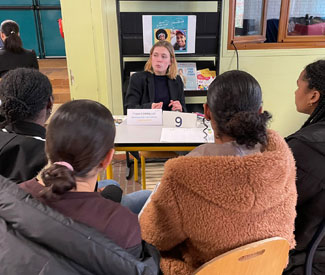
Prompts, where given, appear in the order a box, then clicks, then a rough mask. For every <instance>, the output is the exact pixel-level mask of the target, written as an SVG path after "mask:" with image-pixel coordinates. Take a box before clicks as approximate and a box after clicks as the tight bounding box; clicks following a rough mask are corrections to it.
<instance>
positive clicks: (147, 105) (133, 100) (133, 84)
mask: <svg viewBox="0 0 325 275" xmlns="http://www.w3.org/2000/svg"><path fill="white" fill-rule="evenodd" d="M168 88H169V96H170V99H171V100H179V102H180V103H181V104H182V108H183V112H186V106H185V96H184V84H183V81H182V79H181V78H180V76H177V77H176V79H170V78H168ZM154 100H155V81H154V75H153V74H152V73H150V72H139V73H135V74H133V75H132V76H131V78H130V83H129V86H128V89H127V92H126V96H125V107H126V108H127V109H151V104H152V103H154Z"/></svg>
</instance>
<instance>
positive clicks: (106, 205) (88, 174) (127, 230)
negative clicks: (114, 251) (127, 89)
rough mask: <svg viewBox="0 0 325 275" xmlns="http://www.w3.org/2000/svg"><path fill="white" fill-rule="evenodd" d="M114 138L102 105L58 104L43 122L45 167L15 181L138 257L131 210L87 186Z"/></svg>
mask: <svg viewBox="0 0 325 275" xmlns="http://www.w3.org/2000/svg"><path fill="white" fill-rule="evenodd" d="M114 138H115V124H114V120H113V117H112V115H111V113H110V111H109V110H108V109H107V108H106V107H105V106H103V105H102V104H100V103H98V102H95V101H91V100H75V101H71V102H67V103H65V104H63V105H62V106H61V107H60V108H59V109H58V110H57V111H56V112H55V114H54V115H53V117H52V119H51V121H50V123H49V125H48V127H47V132H46V142H45V144H46V145H45V148H46V154H47V156H48V159H49V165H48V167H46V168H44V170H43V171H42V172H41V174H40V179H39V180H37V179H32V180H30V181H26V182H23V183H22V184H20V187H21V188H23V189H24V190H25V191H27V192H28V193H30V194H32V196H33V197H36V198H38V199H39V200H41V201H42V202H43V203H45V204H47V205H49V206H50V207H52V208H53V209H55V210H57V211H59V212H61V213H62V214H64V215H65V216H68V217H70V218H72V219H74V220H75V221H78V222H81V223H84V224H86V225H88V226H91V227H94V228H96V229H97V230H98V231H100V232H102V233H103V234H104V235H106V236H107V237H108V238H109V239H111V240H112V241H114V242H115V243H116V244H118V245H119V246H120V247H122V248H124V249H127V250H128V251H129V252H130V253H131V254H133V255H135V256H136V257H139V256H140V254H141V253H142V250H141V248H142V246H141V241H142V240H141V233H140V226H139V223H138V217H137V215H135V214H133V213H131V212H130V211H129V210H128V209H127V208H125V207H123V206H122V205H121V204H119V203H115V202H113V201H111V200H107V199H105V198H103V197H102V196H101V195H100V193H98V192H93V191H94V189H95V185H96V181H97V175H98V173H99V172H100V171H102V170H104V169H105V168H106V167H107V165H108V164H109V163H110V162H111V160H112V157H113V154H114V149H113V147H114Z"/></svg>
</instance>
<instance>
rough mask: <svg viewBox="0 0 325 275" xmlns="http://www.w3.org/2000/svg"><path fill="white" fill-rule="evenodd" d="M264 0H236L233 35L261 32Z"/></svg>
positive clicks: (259, 33) (257, 33) (258, 33)
mask: <svg viewBox="0 0 325 275" xmlns="http://www.w3.org/2000/svg"><path fill="white" fill-rule="evenodd" d="M263 6H264V0H236V10H235V36H245V35H262V34H263V29H262V27H263Z"/></svg>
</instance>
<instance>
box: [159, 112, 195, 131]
mask: <svg viewBox="0 0 325 275" xmlns="http://www.w3.org/2000/svg"><path fill="white" fill-rule="evenodd" d="M196 120H197V115H196V114H190V113H181V112H170V111H163V127H167V128H173V127H177V128H196Z"/></svg>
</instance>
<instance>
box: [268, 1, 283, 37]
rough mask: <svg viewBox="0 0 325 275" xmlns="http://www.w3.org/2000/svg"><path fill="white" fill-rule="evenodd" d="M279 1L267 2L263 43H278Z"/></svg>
mask: <svg viewBox="0 0 325 275" xmlns="http://www.w3.org/2000/svg"><path fill="white" fill-rule="evenodd" d="M280 11H281V0H268V2H267V12H266V40H265V43H276V42H278V32H279V21H280Z"/></svg>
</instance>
